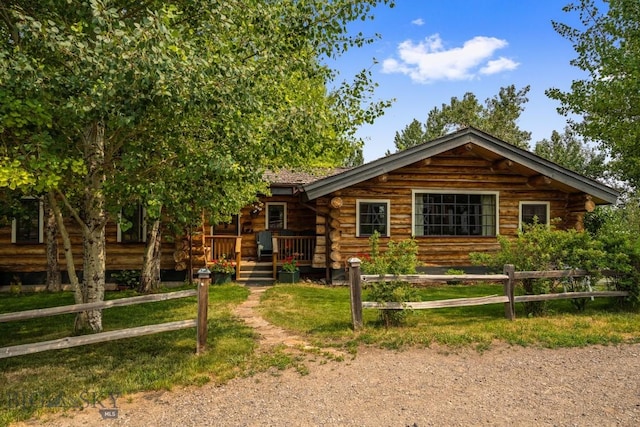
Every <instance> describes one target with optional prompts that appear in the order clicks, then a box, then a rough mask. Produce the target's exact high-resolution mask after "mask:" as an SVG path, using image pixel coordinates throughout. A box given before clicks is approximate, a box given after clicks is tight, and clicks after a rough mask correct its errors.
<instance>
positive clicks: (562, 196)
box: [317, 153, 586, 269]
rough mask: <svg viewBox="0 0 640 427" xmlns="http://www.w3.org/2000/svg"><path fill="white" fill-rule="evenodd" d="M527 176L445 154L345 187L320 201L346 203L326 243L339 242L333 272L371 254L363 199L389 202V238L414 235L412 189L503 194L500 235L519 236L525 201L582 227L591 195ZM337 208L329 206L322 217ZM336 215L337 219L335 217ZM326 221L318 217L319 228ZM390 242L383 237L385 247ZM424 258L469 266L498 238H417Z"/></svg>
mask: <svg viewBox="0 0 640 427" xmlns="http://www.w3.org/2000/svg"><path fill="white" fill-rule="evenodd" d="M529 182H530V181H529V180H528V177H527V176H525V175H522V174H520V173H518V172H515V171H512V170H493V169H492V163H491V162H490V161H488V160H484V159H480V158H477V157H474V155H473V154H472V153H470V154H464V155H459V156H456V155H452V154H451V153H444V154H443V155H440V156H437V157H434V158H432V159H430V162H428V164H425V162H417V163H416V164H414V165H410V166H407V167H404V168H401V169H398V170H396V171H392V172H388V173H386V174H384V175H381V176H380V177H377V178H374V179H370V180H368V181H365V182H362V183H359V184H357V185H353V186H351V187H348V188H345V189H343V190H340V191H338V192H335V193H333V194H330V195H328V196H326V197H323V198H322V199H321V200H318V201H317V203H318V207H319V209H320V211H322V210H323V209H321V208H322V207H323V206H328V205H329V203H330V200H331V199H333V198H335V197H340V198H341V200H342V205H341V207H340V209H339V215H337V216H336V219H337V221H335V225H336V226H339V228H338V227H329V229H330V233H333V234H332V236H333V238H330V239H329V241H328V242H327V245H332V244H333V243H334V242H335V241H338V242H339V247H340V250H339V251H330V253H331V254H332V257H331V260H332V264H331V266H332V268H333V269H339V268H343V267H344V265H345V262H346V261H347V260H348V259H349V258H350V257H353V256H357V255H358V254H365V253H368V252H369V240H368V238H367V237H364V236H363V237H356V224H357V221H356V203H357V201H358V200H362V199H367V200H376V199H378V200H389V201H390V212H389V213H390V218H391V228H390V237H389V238H390V239H393V240H395V241H400V240H404V239H408V238H410V237H411V236H412V234H413V231H412V214H413V211H412V209H413V200H412V195H413V190H419V191H429V190H432V191H438V192H445V193H446V192H452V193H465V192H467V191H468V192H495V193H497V194H498V196H497V202H498V206H497V209H498V221H499V222H498V233H499V234H501V235H507V236H515V235H516V234H517V231H518V227H519V222H520V221H519V215H520V210H519V203H520V202H521V201H536V202H540V201H544V202H549V205H550V218H552V219H554V218H559V219H560V223H559V224H558V226H559V227H560V228H577V229H582V216H583V215H584V211H585V207H584V206H585V200H586V195H584V194H571V193H567V192H565V191H562V190H559V189H557V188H553V183H552V184H551V185H547V186H541V187H538V188H535V187H532V186H531V185H530V184H529ZM331 210H332V209H329V208H328V207H326V208H325V209H324V212H321V213H322V214H323V215H327V214H328V213H329V212H331ZM335 215H336V214H335V212H334V216H335ZM322 222H323V219H321V218H320V216H318V225H317V226H318V228H320V227H321V225H322ZM387 241H388V238H381V244H382V245H384V244H385V243H386V242H387ZM416 241H417V243H418V246H419V258H420V261H421V262H422V263H423V264H424V265H425V266H464V265H470V260H469V253H470V252H491V251H495V250H497V249H499V246H498V243H497V239H496V237H494V236H491V237H484V236H455V237H448V236H418V237H416Z"/></svg>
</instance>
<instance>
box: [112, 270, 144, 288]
mask: <svg viewBox="0 0 640 427" xmlns="http://www.w3.org/2000/svg"><path fill="white" fill-rule="evenodd" d="M111 279H112V280H113V281H114V282H116V285H118V286H123V287H125V288H127V289H135V288H137V287H138V285H139V284H140V271H137V270H122V271H120V272H118V273H113V274H111Z"/></svg>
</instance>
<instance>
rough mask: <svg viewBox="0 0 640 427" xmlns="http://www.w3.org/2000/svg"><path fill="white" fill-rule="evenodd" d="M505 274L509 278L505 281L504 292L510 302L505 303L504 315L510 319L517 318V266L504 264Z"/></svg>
mask: <svg viewBox="0 0 640 427" xmlns="http://www.w3.org/2000/svg"><path fill="white" fill-rule="evenodd" d="M503 271H504V274H506V275H507V276H509V278H508V279H507V280H506V281H505V282H504V294H505V295H506V296H507V298H509V302H505V303H504V315H505V317H506V318H507V319H509V320H514V319H515V318H516V304H515V293H514V288H515V272H516V268H515V266H514V265H513V264H506V265H505V266H504V270H503Z"/></svg>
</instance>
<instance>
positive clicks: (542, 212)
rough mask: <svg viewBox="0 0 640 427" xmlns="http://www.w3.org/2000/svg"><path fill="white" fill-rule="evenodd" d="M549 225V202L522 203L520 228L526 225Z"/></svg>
mask: <svg viewBox="0 0 640 427" xmlns="http://www.w3.org/2000/svg"><path fill="white" fill-rule="evenodd" d="M536 218H537V220H538V224H546V225H549V202H520V228H522V226H523V225H525V224H533V223H534V221H535V219H536Z"/></svg>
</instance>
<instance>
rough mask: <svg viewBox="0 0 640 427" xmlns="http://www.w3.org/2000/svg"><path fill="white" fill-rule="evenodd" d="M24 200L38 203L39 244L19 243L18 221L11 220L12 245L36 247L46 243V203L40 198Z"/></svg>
mask: <svg viewBox="0 0 640 427" xmlns="http://www.w3.org/2000/svg"><path fill="white" fill-rule="evenodd" d="M20 200H21V201H22V200H37V201H38V242H37V243H36V242H19V241H18V221H17V220H16V219H15V218H13V219H12V220H11V243H13V244H18V245H36V244H41V243H44V202H43V201H42V198H39V197H23V198H21V199H20Z"/></svg>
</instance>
